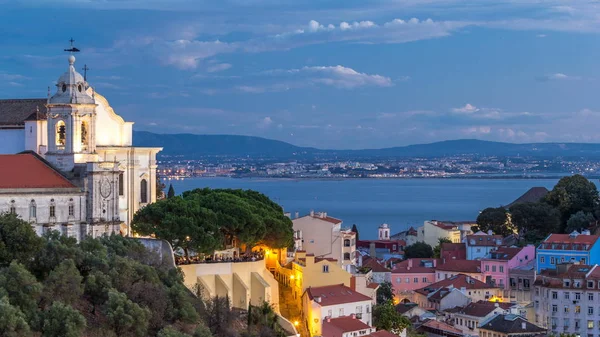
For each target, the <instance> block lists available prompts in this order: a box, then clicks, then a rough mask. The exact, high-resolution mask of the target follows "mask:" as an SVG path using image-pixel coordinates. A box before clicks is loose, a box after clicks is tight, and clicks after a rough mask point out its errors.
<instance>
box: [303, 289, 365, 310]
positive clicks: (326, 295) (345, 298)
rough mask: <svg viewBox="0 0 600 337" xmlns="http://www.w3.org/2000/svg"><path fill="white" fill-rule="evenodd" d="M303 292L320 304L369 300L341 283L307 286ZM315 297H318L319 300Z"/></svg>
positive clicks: (327, 304)
mask: <svg viewBox="0 0 600 337" xmlns="http://www.w3.org/2000/svg"><path fill="white" fill-rule="evenodd" d="M305 294H306V295H307V296H308V298H309V299H310V300H315V302H317V303H319V304H320V305H321V306H329V305H336V304H343V303H354V302H362V301H371V298H370V297H368V296H366V295H363V294H361V293H358V292H356V291H354V290H352V289H351V288H349V287H346V286H345V285H343V284H337V285H332V286H325V287H312V288H307V289H306V291H305ZM317 298H320V302H319V301H318V300H317Z"/></svg>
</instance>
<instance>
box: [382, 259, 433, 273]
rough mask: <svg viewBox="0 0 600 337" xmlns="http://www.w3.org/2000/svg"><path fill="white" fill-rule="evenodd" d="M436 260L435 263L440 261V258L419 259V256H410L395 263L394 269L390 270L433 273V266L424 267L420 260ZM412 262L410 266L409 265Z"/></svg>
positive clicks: (395, 271) (394, 271)
mask: <svg viewBox="0 0 600 337" xmlns="http://www.w3.org/2000/svg"><path fill="white" fill-rule="evenodd" d="M434 260H436V264H439V263H440V259H421V258H411V259H406V260H404V261H402V262H400V263H397V264H396V265H395V266H394V270H392V273H393V274H412V273H415V274H418V273H435V267H424V266H422V265H421V262H422V261H425V262H432V263H433V261H434ZM411 263H412V267H409V265H410V264H411Z"/></svg>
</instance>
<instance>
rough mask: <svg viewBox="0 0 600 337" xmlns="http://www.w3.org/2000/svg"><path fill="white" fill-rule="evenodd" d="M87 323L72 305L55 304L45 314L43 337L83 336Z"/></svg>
mask: <svg viewBox="0 0 600 337" xmlns="http://www.w3.org/2000/svg"><path fill="white" fill-rule="evenodd" d="M85 326H86V321H85V317H83V315H82V314H81V313H79V311H77V310H75V309H73V308H72V307H71V306H70V305H67V304H63V303H61V302H54V303H53V304H52V306H51V307H50V308H48V309H47V310H46V311H45V312H44V322H43V326H42V337H79V336H82V335H83V330H84V329H85Z"/></svg>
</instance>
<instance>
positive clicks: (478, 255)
mask: <svg viewBox="0 0 600 337" xmlns="http://www.w3.org/2000/svg"><path fill="white" fill-rule="evenodd" d="M502 239H503V238H502V235H492V234H491V232H490V233H484V232H477V233H475V234H473V235H467V236H466V238H465V240H464V241H465V247H466V250H467V260H479V259H482V258H484V257H485V256H486V255H488V254H489V253H490V252H491V251H493V250H496V249H497V248H498V247H500V246H502Z"/></svg>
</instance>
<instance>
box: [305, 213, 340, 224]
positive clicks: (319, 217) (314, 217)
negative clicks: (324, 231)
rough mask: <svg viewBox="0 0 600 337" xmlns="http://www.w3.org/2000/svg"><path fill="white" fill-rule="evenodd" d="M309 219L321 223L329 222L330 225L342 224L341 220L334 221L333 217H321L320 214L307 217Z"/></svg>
mask: <svg viewBox="0 0 600 337" xmlns="http://www.w3.org/2000/svg"><path fill="white" fill-rule="evenodd" d="M309 216H310V217H311V218H313V219H319V220H323V221H327V222H331V223H332V224H339V223H341V222H342V220H340V219H336V218H334V217H330V216H321V214H320V213H315V214H314V215H312V216H311V215H309Z"/></svg>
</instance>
